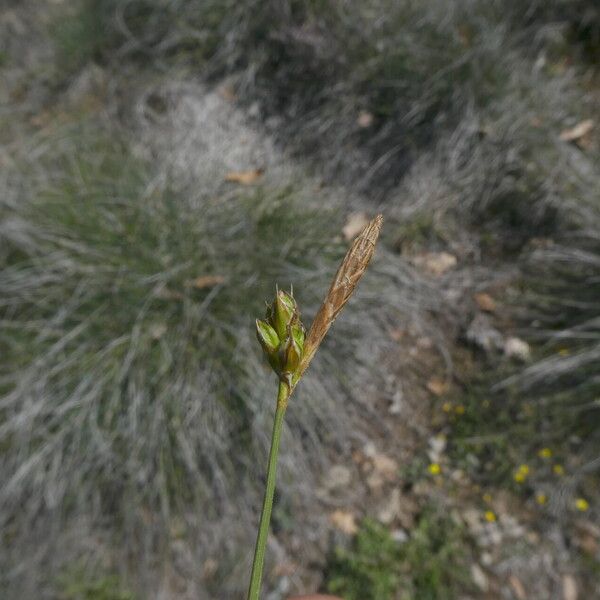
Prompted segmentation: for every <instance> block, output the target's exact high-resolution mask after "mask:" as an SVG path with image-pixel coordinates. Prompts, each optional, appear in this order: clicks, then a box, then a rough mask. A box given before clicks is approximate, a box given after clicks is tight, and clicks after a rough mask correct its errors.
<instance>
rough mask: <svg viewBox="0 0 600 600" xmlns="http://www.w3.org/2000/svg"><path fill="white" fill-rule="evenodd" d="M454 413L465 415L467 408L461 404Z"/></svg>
mask: <svg viewBox="0 0 600 600" xmlns="http://www.w3.org/2000/svg"><path fill="white" fill-rule="evenodd" d="M454 412H455V413H456V414H457V415H464V414H465V407H464V406H463V405H462V404H459V405H458V406H457V407H456V408H455V409H454Z"/></svg>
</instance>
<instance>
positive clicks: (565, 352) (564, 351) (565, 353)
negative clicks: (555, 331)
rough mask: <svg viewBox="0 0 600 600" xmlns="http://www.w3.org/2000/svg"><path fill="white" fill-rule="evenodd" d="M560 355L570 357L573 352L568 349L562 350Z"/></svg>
mask: <svg viewBox="0 0 600 600" xmlns="http://www.w3.org/2000/svg"><path fill="white" fill-rule="evenodd" d="M558 353H559V354H560V355H561V356H569V354H571V351H570V350H569V349H568V348H561V349H560V350H559V351H558Z"/></svg>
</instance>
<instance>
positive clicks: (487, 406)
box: [482, 400, 490, 408]
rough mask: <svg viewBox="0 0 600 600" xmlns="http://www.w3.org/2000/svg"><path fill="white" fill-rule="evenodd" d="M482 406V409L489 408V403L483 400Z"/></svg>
mask: <svg viewBox="0 0 600 600" xmlns="http://www.w3.org/2000/svg"><path fill="white" fill-rule="evenodd" d="M482 404H483V407H484V408H489V407H490V401H489V400H484V401H483V402H482Z"/></svg>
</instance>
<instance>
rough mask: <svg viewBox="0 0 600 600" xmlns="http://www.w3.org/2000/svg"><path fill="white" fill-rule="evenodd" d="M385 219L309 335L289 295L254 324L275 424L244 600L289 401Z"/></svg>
mask: <svg viewBox="0 0 600 600" xmlns="http://www.w3.org/2000/svg"><path fill="white" fill-rule="evenodd" d="M382 223H383V217H382V216H381V215H378V216H377V217H375V218H374V219H373V220H372V221H371V222H370V223H368V224H367V226H366V227H365V228H364V229H363V231H362V232H361V233H360V235H359V236H358V237H357V238H356V239H355V240H354V242H353V244H352V246H351V247H350V249H349V250H348V252H347V253H346V256H345V257H344V260H343V261H342V264H341V265H340V268H339V269H338V271H337V273H336V275H335V277H334V279H333V282H332V283H331V286H330V288H329V291H328V292H327V295H326V297H325V300H324V301H323V303H322V304H321V307H320V308H319V311H318V312H317V314H316V316H315V318H314V320H313V322H312V325H311V327H310V330H309V332H308V334H306V330H305V329H304V326H303V324H302V321H301V320H300V311H299V310H298V306H297V304H296V300H295V299H294V296H293V293H292V292H291V291H290V292H289V293H288V292H285V291H283V290H277V291H276V294H275V299H274V300H273V302H272V303H271V304H270V305H268V306H267V313H266V316H265V318H264V319H257V320H256V334H257V337H258V341H259V342H260V344H261V346H262V348H263V350H264V352H265V354H266V356H267V359H268V361H269V364H270V365H271V367H272V369H273V371H275V373H276V374H277V377H278V379H279V388H278V392H277V404H276V408H275V421H274V424H273V433H272V435H271V449H270V451H269V460H268V466H267V482H266V488H265V495H264V500H263V506H262V512H261V516H260V523H259V527H258V535H257V538H256V547H255V550H254V560H253V563H252V574H251V577H250V587H249V589H248V600H259V597H260V590H261V584H262V574H263V567H264V562H265V552H266V547H267V538H268V534H269V524H270V522H271V511H272V508H273V496H274V493H275V479H276V471H277V458H278V455H279V442H280V439H281V431H282V427H283V419H284V416H285V411H286V409H287V406H288V401H289V399H290V396H291V395H292V393H293V391H294V389H295V388H296V386H297V385H298V382H299V381H300V379H301V378H302V375H303V374H304V373H305V371H306V369H307V368H308V366H309V364H310V362H311V360H312V359H313V357H314V355H315V353H316V352H317V350H318V348H319V346H320V344H321V342H322V341H323V338H324V337H325V335H326V334H327V332H328V331H329V328H330V327H331V325H332V323H333V322H334V320H335V319H336V317H337V316H338V315H339V313H340V312H341V310H342V308H343V307H344V305H345V304H346V302H347V301H348V299H349V298H350V296H351V295H352V293H353V291H354V289H355V287H356V284H357V283H358V281H359V280H360V278H361V277H362V275H363V273H364V272H365V269H366V268H367V266H368V264H369V262H370V260H371V258H372V256H373V253H374V251H375V244H376V243H377V238H378V237H379V232H380V230H381V226H382Z"/></svg>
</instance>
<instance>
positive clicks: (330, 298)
mask: <svg viewBox="0 0 600 600" xmlns="http://www.w3.org/2000/svg"><path fill="white" fill-rule="evenodd" d="M382 225H383V216H382V215H377V216H376V217H375V218H374V219H373V220H372V221H370V222H369V223H368V225H367V226H366V227H365V228H364V229H363V230H362V232H361V234H360V235H359V236H358V237H357V238H356V239H355V240H354V242H353V243H352V246H350V249H349V250H348V252H347V253H346V256H345V257H344V260H343V261H342V264H341V265H340V268H339V269H338V271H337V273H336V274H335V277H334V279H333V282H332V283H331V287H330V288H329V291H328V292H327V296H326V297H325V300H324V301H323V304H321V308H319V312H318V313H317V315H316V317H315V318H314V320H313V322H312V325H311V327H310V331H309V332H308V336H307V338H306V341H305V342H304V357H303V358H302V362H301V363H300V367H299V369H298V372H297V375H296V381H298V379H300V377H301V376H302V374H303V373H304V371H306V369H307V368H308V365H309V364H310V361H311V360H312V358H313V356H314V355H315V352H316V351H317V349H318V348H319V345H320V344H321V342H322V341H323V338H324V337H325V335H326V333H327V332H328V331H329V328H330V327H331V325H332V324H333V322H334V321H335V319H336V317H337V316H338V315H339V314H340V312H341V310H342V308H344V306H345V304H346V302H348V299H349V298H350V296H351V295H352V292H354V288H355V287H356V284H357V283H358V281H359V280H360V278H361V277H362V275H363V273H364V272H365V269H366V268H367V266H368V264H369V262H370V260H371V258H372V257H373V253H374V252H375V244H376V243H377V238H378V237H379V232H380V231H381V226H382Z"/></svg>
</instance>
